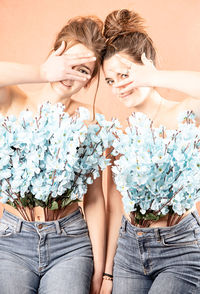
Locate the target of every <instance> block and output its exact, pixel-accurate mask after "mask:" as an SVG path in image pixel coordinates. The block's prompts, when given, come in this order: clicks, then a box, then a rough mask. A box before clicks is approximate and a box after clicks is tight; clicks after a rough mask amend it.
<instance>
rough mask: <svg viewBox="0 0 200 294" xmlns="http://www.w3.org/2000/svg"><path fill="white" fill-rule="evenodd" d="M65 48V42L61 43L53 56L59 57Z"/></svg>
mask: <svg viewBox="0 0 200 294" xmlns="http://www.w3.org/2000/svg"><path fill="white" fill-rule="evenodd" d="M65 47H66V44H65V41H62V43H61V45H60V47H58V49H57V50H56V51H54V53H53V55H54V56H60V55H61V54H62V53H63V52H64V50H65Z"/></svg>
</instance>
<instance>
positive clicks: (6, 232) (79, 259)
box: [0, 210, 93, 294]
mask: <svg viewBox="0 0 200 294" xmlns="http://www.w3.org/2000/svg"><path fill="white" fill-rule="evenodd" d="M92 274H93V255H92V247H91V242H90V238H89V235H88V228H87V224H86V222H85V220H84V219H83V217H82V214H81V212H80V211H79V210H76V211H75V212H73V213H72V214H70V215H68V216H66V217H64V218H62V219H59V220H57V221H50V222H43V223H39V222H27V221H24V220H21V219H19V218H17V217H16V216H14V215H12V214H10V213H8V212H6V211H4V214H3V217H2V219H1V220H0V293H1V294H33V293H35V294H36V293H39V294H57V293H58V294H64V293H65V294H88V293H89V291H90V283H91V277H92Z"/></svg>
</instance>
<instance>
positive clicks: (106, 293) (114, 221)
mask: <svg viewBox="0 0 200 294" xmlns="http://www.w3.org/2000/svg"><path fill="white" fill-rule="evenodd" d="M122 215H123V206H122V201H121V195H120V193H119V192H118V191H117V190H116V187H115V184H114V182H113V179H112V172H111V168H110V167H109V169H108V200H107V254H106V264H105V273H107V274H112V273H113V262H114V256H115V253H116V248H117V240H118V235H119V228H120V226H121V219H122ZM111 293H112V281H110V280H103V283H102V288H101V294H111Z"/></svg>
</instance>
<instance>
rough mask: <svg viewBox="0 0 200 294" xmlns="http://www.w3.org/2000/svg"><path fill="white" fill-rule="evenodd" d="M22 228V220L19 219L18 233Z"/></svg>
mask: <svg viewBox="0 0 200 294" xmlns="http://www.w3.org/2000/svg"><path fill="white" fill-rule="evenodd" d="M21 228H22V220H21V219H19V220H18V222H17V226H16V233H20V232H21Z"/></svg>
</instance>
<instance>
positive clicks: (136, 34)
mask: <svg viewBox="0 0 200 294" xmlns="http://www.w3.org/2000/svg"><path fill="white" fill-rule="evenodd" d="M143 23H144V20H143V18H142V17H140V15H139V14H137V13H135V12H133V11H130V10H127V9H122V10H115V11H113V12H111V13H110V14H109V15H108V16H107V17H106V20H105V25H104V36H105V37H106V39H107V41H106V43H107V46H106V49H105V51H104V59H108V58H110V57H112V56H113V55H114V54H116V53H119V52H124V53H126V54H128V55H129V56H131V57H132V58H133V60H134V61H135V62H137V63H142V61H141V56H142V54H143V53H145V54H146V57H147V58H148V59H151V60H152V61H153V62H154V64H155V62H156V50H155V48H154V45H153V41H152V40H151V38H150V37H149V36H148V34H147V32H146V31H145V27H144V25H143Z"/></svg>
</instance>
